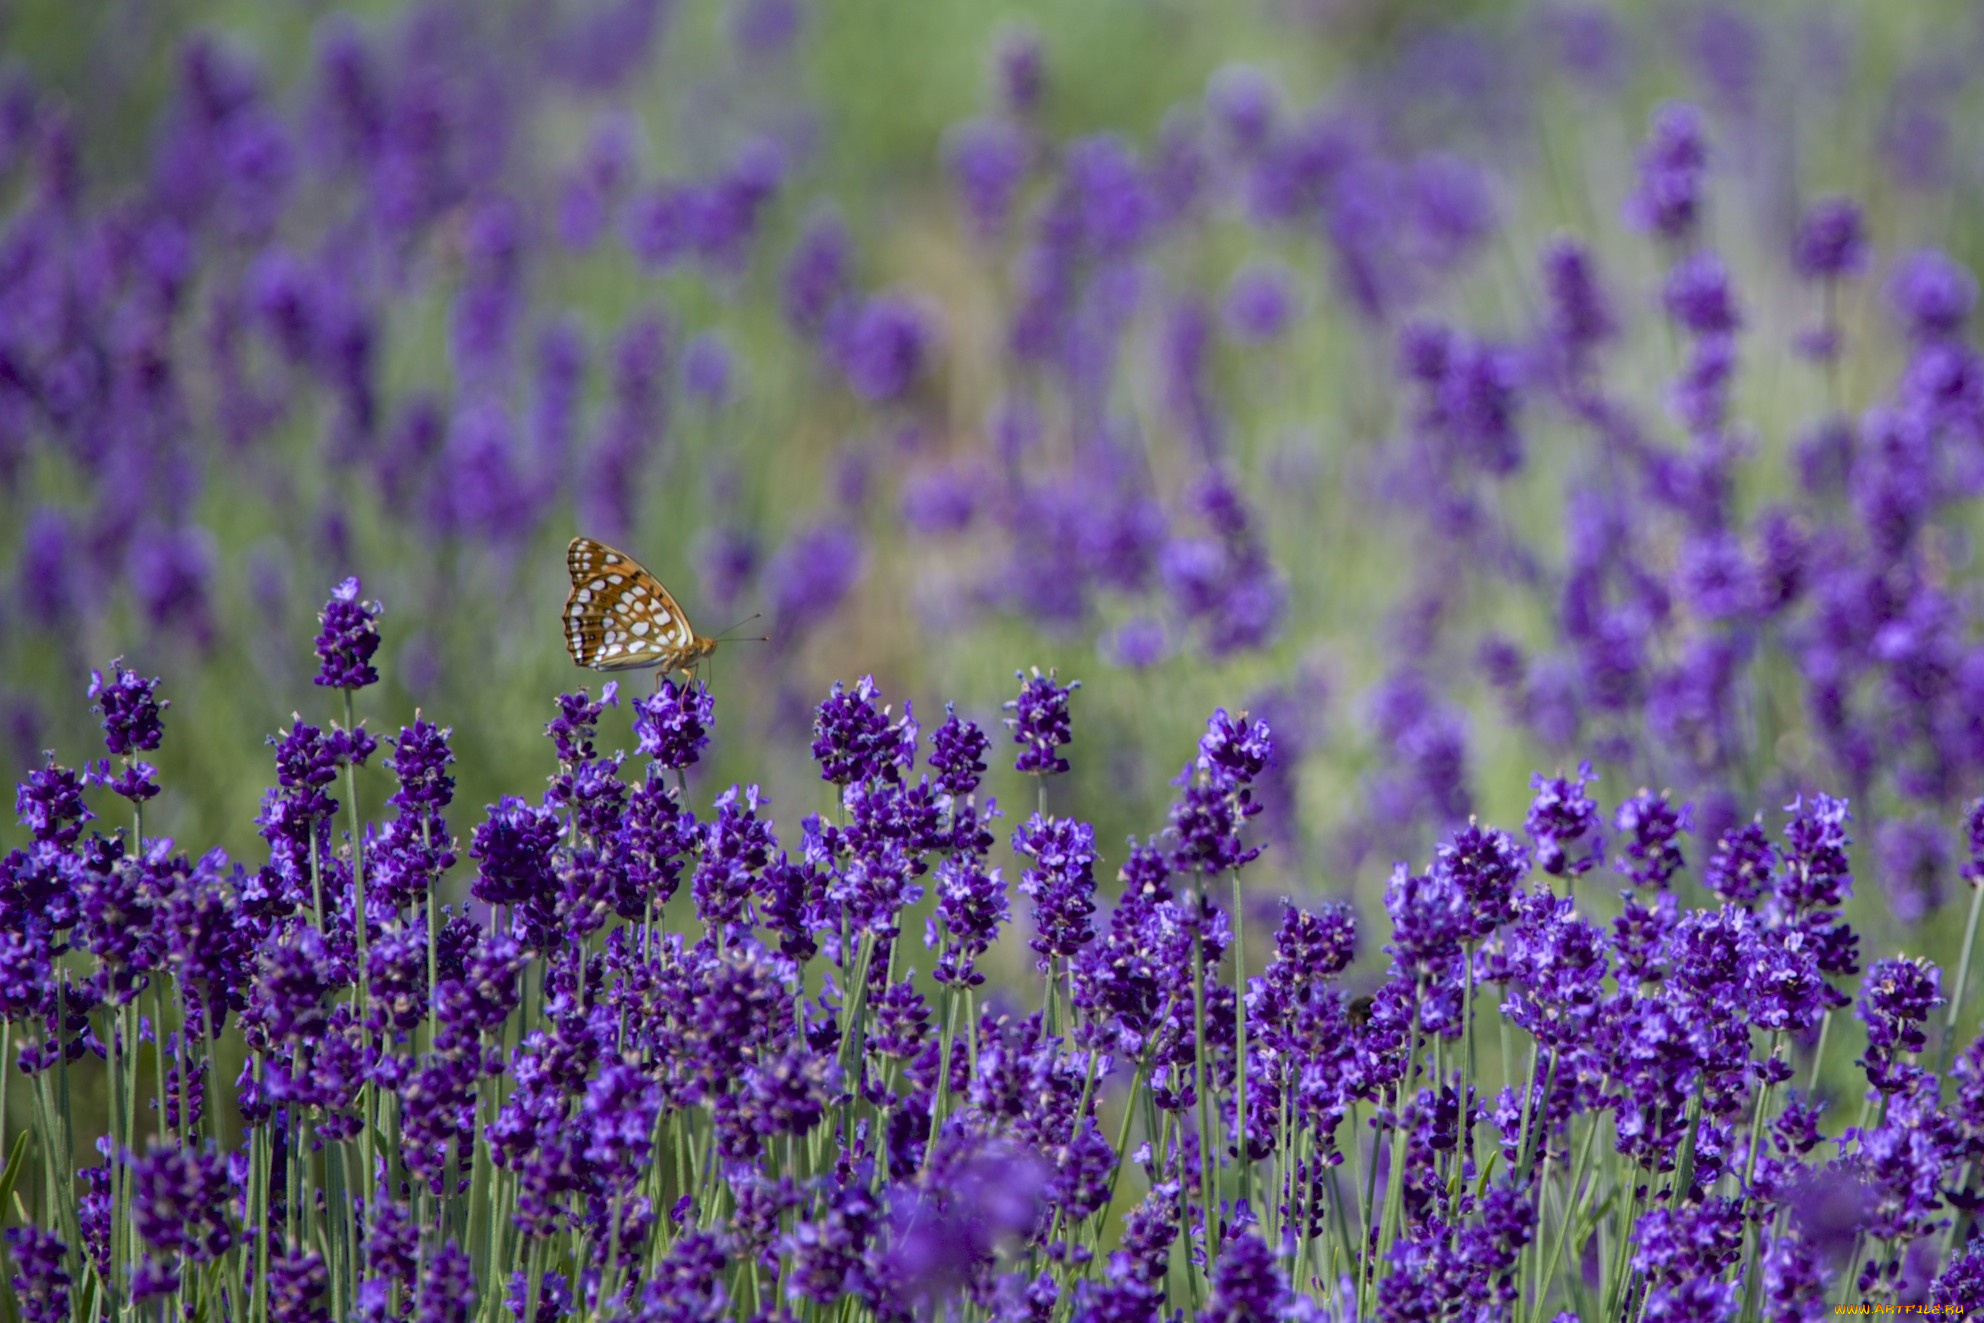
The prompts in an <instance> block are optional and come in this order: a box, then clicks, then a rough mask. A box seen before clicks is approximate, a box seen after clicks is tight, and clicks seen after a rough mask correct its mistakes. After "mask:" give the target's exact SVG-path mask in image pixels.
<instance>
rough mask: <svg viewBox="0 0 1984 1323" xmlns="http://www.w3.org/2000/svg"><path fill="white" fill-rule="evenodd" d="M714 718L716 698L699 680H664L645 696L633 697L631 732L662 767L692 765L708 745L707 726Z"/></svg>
mask: <svg viewBox="0 0 1984 1323" xmlns="http://www.w3.org/2000/svg"><path fill="white" fill-rule="evenodd" d="M715 720H716V699H715V698H714V697H712V696H711V694H710V691H709V687H708V686H707V685H705V684H703V683H702V682H701V681H700V680H699V681H696V682H694V683H692V684H683V685H682V686H681V687H680V688H677V687H676V684H675V682H674V681H673V680H663V681H662V682H661V688H659V689H657V690H655V692H654V694H653V695H652V696H651V697H648V698H637V699H635V700H634V736H635V738H637V739H638V740H639V741H640V752H642V753H644V754H646V755H647V756H649V757H650V758H653V759H654V760H655V762H657V763H659V764H660V765H661V766H663V767H672V768H683V767H693V766H695V765H696V760H697V758H698V756H699V755H700V754H701V753H702V751H703V750H704V749H706V748H708V747H709V742H710V737H709V727H710V726H711V725H713V724H714V723H715Z"/></svg>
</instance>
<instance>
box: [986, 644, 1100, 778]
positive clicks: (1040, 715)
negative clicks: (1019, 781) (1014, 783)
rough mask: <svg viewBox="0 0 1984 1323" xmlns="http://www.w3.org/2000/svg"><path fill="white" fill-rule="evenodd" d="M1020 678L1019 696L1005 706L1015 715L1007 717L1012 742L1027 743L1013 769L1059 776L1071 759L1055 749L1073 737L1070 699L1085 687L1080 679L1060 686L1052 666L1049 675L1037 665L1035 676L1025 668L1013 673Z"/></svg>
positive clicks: (1034, 774) (1036, 774) (1033, 774)
mask: <svg viewBox="0 0 1984 1323" xmlns="http://www.w3.org/2000/svg"><path fill="white" fill-rule="evenodd" d="M1013 674H1014V676H1016V677H1017V678H1018V679H1019V682H1020V693H1019V697H1018V698H1015V699H1013V700H1012V701H1011V702H1009V703H1007V704H1006V705H1005V708H1006V711H1008V712H1011V713H1012V714H1013V715H1012V716H1010V717H1007V718H1006V725H1007V727H1008V728H1009V729H1010V730H1011V731H1012V732H1013V742H1014V743H1015V744H1019V745H1023V746H1025V750H1024V752H1022V753H1021V754H1020V756H1019V759H1018V760H1017V761H1016V762H1015V763H1014V764H1013V767H1014V770H1016V771H1019V772H1023V773H1025V774H1026V775H1028V776H1058V775H1060V774H1061V773H1063V772H1065V771H1067V770H1068V760H1067V759H1066V758H1063V757H1061V756H1060V755H1059V754H1058V753H1056V752H1055V750H1056V749H1059V748H1060V747H1061V746H1063V745H1065V744H1067V743H1068V742H1069V741H1070V740H1072V739H1073V738H1074V733H1073V731H1072V729H1071V727H1070V722H1069V717H1068V698H1069V696H1070V695H1071V694H1073V693H1074V692H1075V690H1077V689H1079V688H1081V687H1082V682H1081V681H1080V680H1071V681H1069V682H1068V684H1066V685H1065V686H1064V685H1061V684H1059V683H1057V682H1056V678H1055V672H1054V670H1053V668H1051V667H1050V668H1049V669H1048V671H1047V674H1046V675H1042V674H1041V673H1040V668H1039V667H1038V666H1036V667H1034V668H1033V678H1032V679H1028V678H1027V675H1026V673H1025V672H1024V671H1015V672H1013Z"/></svg>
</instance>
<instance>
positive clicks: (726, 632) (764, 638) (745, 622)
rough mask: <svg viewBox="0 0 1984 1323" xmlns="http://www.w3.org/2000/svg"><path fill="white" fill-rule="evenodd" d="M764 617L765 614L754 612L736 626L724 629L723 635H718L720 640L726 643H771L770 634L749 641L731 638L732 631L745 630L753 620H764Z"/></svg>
mask: <svg viewBox="0 0 1984 1323" xmlns="http://www.w3.org/2000/svg"><path fill="white" fill-rule="evenodd" d="M763 616H764V613H763V612H761V611H753V612H752V613H751V614H750V615H748V616H745V617H744V618H743V619H742V620H740V621H738V622H737V623H736V624H734V625H731V626H729V627H728V628H726V629H724V630H723V631H722V632H721V633H719V634H718V635H717V638H718V640H719V641H721V642H724V643H770V642H771V641H772V636H771V635H769V634H761V635H759V636H758V637H757V638H748V639H733V638H731V637H730V631H731V630H733V629H742V628H744V626H746V625H748V624H750V623H751V622H752V621H753V620H759V619H762V618H763Z"/></svg>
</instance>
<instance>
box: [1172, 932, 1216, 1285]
mask: <svg viewBox="0 0 1984 1323" xmlns="http://www.w3.org/2000/svg"><path fill="white" fill-rule="evenodd" d="M1189 903H1191V904H1192V905H1193V906H1194V907H1195V909H1196V910H1197V912H1196V913H1195V914H1194V915H1193V916H1192V920H1193V921H1192V1032H1193V1035H1194V1038H1195V1040H1196V1042H1195V1044H1194V1050H1193V1052H1192V1088H1193V1092H1194V1094H1195V1097H1194V1099H1193V1101H1194V1102H1195V1103H1196V1105H1197V1108H1196V1109H1197V1111H1198V1120H1199V1212H1200V1216H1201V1218H1202V1222H1201V1228H1202V1232H1203V1235H1204V1239H1205V1258H1206V1266H1205V1272H1206V1277H1207V1284H1208V1286H1210V1284H1211V1273H1212V1263H1213V1260H1214V1258H1216V1257H1217V1255H1218V1250H1219V1246H1218V1245H1217V1244H1216V1243H1215V1242H1214V1239H1213V1237H1214V1229H1213V1221H1214V1214H1215V1211H1216V1207H1215V1204H1214V1202H1213V1179H1212V1147H1213V1137H1212V1128H1211V1125H1210V1124H1209V1123H1208V1121H1207V1116H1208V1114H1209V1108H1210V1102H1209V1100H1208V1098H1207V1097H1206V1093H1207V1083H1208V1079H1207V1074H1208V1072H1207V1071H1206V977H1205V975H1206V949H1205V936H1204V933H1203V931H1202V929H1203V928H1204V922H1205V910H1204V906H1203V905H1202V904H1201V903H1200V900H1199V897H1198V895H1197V894H1196V893H1193V894H1192V895H1191V896H1190V901H1189ZM1181 1147H1182V1144H1181Z"/></svg>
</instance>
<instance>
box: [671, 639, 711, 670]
mask: <svg viewBox="0 0 1984 1323" xmlns="http://www.w3.org/2000/svg"><path fill="white" fill-rule="evenodd" d="M717 642H718V641H717V640H716V639H711V638H704V637H703V636H702V635H700V634H698V635H697V636H696V637H695V638H693V639H691V640H690V641H689V643H688V645H687V646H685V647H684V648H683V649H682V651H681V652H679V653H677V654H676V658H675V666H676V669H678V670H683V671H687V670H690V669H693V668H694V667H695V665H696V663H698V662H700V661H702V660H703V659H704V658H705V657H707V656H709V655H710V654H711V653H713V652H715V651H716V645H717Z"/></svg>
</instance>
